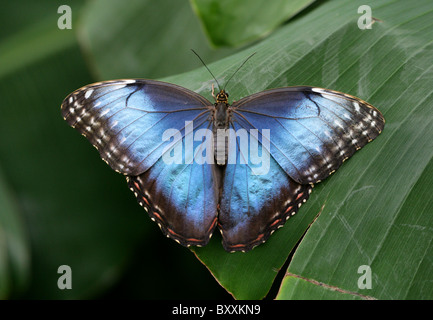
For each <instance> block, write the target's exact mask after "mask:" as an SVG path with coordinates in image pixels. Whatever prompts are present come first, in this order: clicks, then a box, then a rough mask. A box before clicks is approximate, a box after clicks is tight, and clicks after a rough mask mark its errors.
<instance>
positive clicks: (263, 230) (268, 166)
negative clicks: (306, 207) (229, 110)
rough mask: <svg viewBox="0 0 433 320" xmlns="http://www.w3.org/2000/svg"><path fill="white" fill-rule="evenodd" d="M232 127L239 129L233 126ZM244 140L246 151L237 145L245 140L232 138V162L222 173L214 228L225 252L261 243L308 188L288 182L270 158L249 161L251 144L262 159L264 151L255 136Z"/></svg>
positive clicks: (292, 210)
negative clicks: (218, 230) (220, 238)
mask: <svg viewBox="0 0 433 320" xmlns="http://www.w3.org/2000/svg"><path fill="white" fill-rule="evenodd" d="M233 127H234V129H235V130H236V131H237V130H239V129H241V128H240V126H239V125H238V124H236V123H234V124H233ZM237 132H239V131H237ZM248 138H249V140H250V141H249V145H250V148H249V150H248V149H244V148H243V147H242V146H241V145H242V143H245V140H244V141H243V142H242V141H241V139H242V138H241V137H237V138H236V146H235V154H236V161H233V163H228V164H227V166H226V168H225V172H224V180H223V188H222V195H221V203H220V213H219V218H218V221H219V225H218V226H219V229H220V232H221V234H222V237H223V246H224V248H225V250H227V251H249V250H251V249H252V248H254V247H255V246H257V245H259V244H261V243H263V242H265V241H266V240H267V239H268V238H269V236H270V235H271V234H272V233H273V232H274V231H275V230H276V229H277V228H279V227H282V226H283V225H284V223H285V222H286V220H287V219H288V218H289V217H291V216H292V215H294V214H295V213H296V212H297V211H298V209H299V207H300V206H301V204H302V203H303V202H305V201H307V199H308V197H309V195H310V192H311V189H312V186H311V185H309V184H307V185H301V184H299V183H297V182H295V181H294V180H293V179H291V178H290V177H289V176H288V175H287V173H285V172H284V170H283V169H282V168H281V167H280V165H279V164H278V163H277V162H276V161H275V160H274V159H273V158H272V157H263V158H262V159H263V161H262V162H261V163H260V162H258V161H253V160H252V159H253V158H252V157H251V156H250V154H248V153H249V151H251V144H252V141H254V142H255V143H256V144H257V145H258V147H259V148H258V151H259V153H261V154H262V156H263V154H264V153H266V149H265V148H263V147H262V142H261V138H260V137H259V136H254V135H252V134H250V135H249V136H248ZM256 138H257V139H256ZM246 143H248V142H246ZM230 150H231V151H234V150H233V149H231V148H230Z"/></svg>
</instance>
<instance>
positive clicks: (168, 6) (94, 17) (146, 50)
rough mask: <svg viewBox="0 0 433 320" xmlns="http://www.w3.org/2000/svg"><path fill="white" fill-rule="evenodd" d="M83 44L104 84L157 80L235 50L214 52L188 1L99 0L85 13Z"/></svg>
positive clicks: (81, 25) (92, 3) (82, 27)
mask: <svg viewBox="0 0 433 320" xmlns="http://www.w3.org/2000/svg"><path fill="white" fill-rule="evenodd" d="M79 35H80V43H81V45H82V47H83V48H84V49H85V50H84V51H85V54H86V57H87V60H88V61H89V62H90V63H89V66H90V67H91V69H92V71H93V73H94V74H95V75H96V76H97V77H98V78H101V79H117V78H125V77H129V78H134V77H135V78H143V77H145V78H157V77H162V76H167V75H171V74H176V73H180V72H185V71H187V70H191V69H193V68H195V67H197V65H198V64H199V61H198V59H196V57H195V56H194V55H193V54H192V52H191V51H190V49H194V50H196V51H197V52H198V53H199V54H200V55H201V56H203V58H204V59H205V60H206V61H208V62H210V61H214V60H216V59H218V58H221V57H224V56H226V55H227V54H228V53H230V52H234V50H233V49H225V50H218V51H215V50H212V49H211V48H209V46H208V45H207V41H206V37H205V36H204V34H203V33H202V32H201V31H200V23H199V21H198V19H197V17H195V16H194V13H193V11H192V9H191V7H190V6H189V3H188V1H187V0H181V1H172V0H159V1H158V2H157V3H155V1H152V0H129V1H128V2H127V4H126V3H125V2H124V1H118V0H96V1H92V2H90V3H89V5H88V6H87V7H86V8H85V10H83V12H82V19H81V24H80V25H79Z"/></svg>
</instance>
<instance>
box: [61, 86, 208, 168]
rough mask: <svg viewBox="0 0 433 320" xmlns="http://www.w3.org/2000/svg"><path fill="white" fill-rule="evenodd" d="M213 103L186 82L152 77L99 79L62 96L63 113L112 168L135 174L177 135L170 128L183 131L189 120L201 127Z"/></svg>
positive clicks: (151, 161) (160, 152)
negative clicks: (167, 136)
mask: <svg viewBox="0 0 433 320" xmlns="http://www.w3.org/2000/svg"><path fill="white" fill-rule="evenodd" d="M211 108H213V104H212V103H210V102H209V101H208V100H206V99H205V98H203V97H202V96H200V95H199V94H197V93H195V92H193V91H190V90H188V89H186V88H183V87H180V86H177V85H174V84H170V83H165V82H161V81H154V80H144V79H128V80H113V81H105V82H99V83H95V84H91V85H88V86H85V87H83V88H81V89H78V90H76V91H74V92H73V93H71V94H70V95H69V96H67V97H66V99H65V100H64V101H63V103H62V106H61V110H62V115H63V118H64V119H65V120H66V121H67V122H68V124H69V125H71V126H72V127H74V128H75V129H77V130H78V131H79V132H80V133H81V134H83V135H84V136H85V137H87V139H88V140H89V141H90V142H91V143H92V144H93V145H94V146H95V148H96V149H98V151H99V153H100V155H101V158H102V159H103V160H104V161H106V162H107V163H108V164H109V165H110V167H111V168H112V169H113V170H116V171H118V172H120V173H123V174H125V175H132V176H137V175H139V174H141V173H143V172H144V171H146V170H147V169H149V168H150V167H151V166H152V165H153V164H154V163H155V162H156V161H157V160H158V159H159V158H160V157H161V155H162V153H163V151H164V150H165V148H167V146H168V145H170V144H171V143H173V141H163V140H162V136H163V133H164V132H165V131H166V130H167V129H175V130H179V131H180V132H181V135H182V137H183V136H184V135H185V122H186V121H194V125H195V126H197V127H198V124H201V123H203V122H205V121H207V120H208V117H209V112H210V111H211Z"/></svg>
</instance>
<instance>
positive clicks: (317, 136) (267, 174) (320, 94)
mask: <svg viewBox="0 0 433 320" xmlns="http://www.w3.org/2000/svg"><path fill="white" fill-rule="evenodd" d="M231 119H232V124H231V125H232V127H233V129H235V130H236V131H237V132H238V131H239V130H242V129H244V130H245V131H246V132H248V133H249V134H248V138H249V142H248V144H247V145H248V146H249V148H248V149H245V148H243V147H242V145H245V141H244V142H243V143H241V141H240V140H241V137H237V138H236V139H237V140H236V141H237V144H236V148H235V149H232V148H229V156H228V158H229V159H230V154H234V153H235V154H236V162H235V163H234V164H230V162H229V164H227V167H226V170H225V173H224V180H223V181H224V182H223V189H222V197H221V204H220V209H221V210H220V213H219V228H220V231H221V233H222V235H223V245H224V247H225V248H226V250H228V251H248V250H250V249H251V248H253V247H254V246H256V245H258V244H260V243H262V242H264V241H266V239H267V238H268V237H269V236H270V234H271V233H272V232H273V231H274V230H275V229H276V228H278V227H280V226H282V225H283V224H284V222H285V221H286V219H288V218H289V217H290V216H292V215H293V214H295V213H296V211H297V210H298V208H299V207H300V205H301V204H302V203H303V202H305V201H306V200H307V199H308V197H309V194H310V192H311V188H312V186H311V184H312V183H315V182H318V181H320V180H322V179H324V178H326V177H328V176H329V175H330V174H331V173H332V172H334V171H335V170H336V169H338V167H339V166H340V165H341V164H342V163H343V162H344V161H345V160H346V159H347V158H348V157H350V156H351V155H352V154H353V153H354V152H355V151H356V150H358V149H360V148H361V147H363V146H364V145H365V144H366V143H368V142H369V141H371V140H373V139H374V138H376V137H377V136H378V135H379V134H380V132H381V131H382V130H383V127H384V122H385V121H384V118H383V116H382V115H381V113H380V112H379V111H378V110H377V109H376V108H374V107H373V106H371V105H370V104H368V103H367V102H365V101H362V100H360V99H357V98H355V97H352V96H349V95H346V94H343V93H339V92H336V91H331V90H325V89H318V88H312V87H289V88H280V89H273V90H268V91H264V92H261V93H257V94H253V95H251V96H248V97H246V98H244V99H241V100H239V101H237V102H235V103H233V105H232V109H231ZM254 130H257V131H255V132H254ZM265 130H269V135H268V136H267V135H265V132H264V131H265ZM252 142H255V143H256V144H257V145H258V146H259V153H261V154H262V156H263V155H264V154H268V155H269V158H268V160H267V162H268V164H267V169H268V170H267V171H266V170H265V171H263V172H262V173H260V170H258V168H257V167H258V165H257V163H258V162H257V161H253V157H252V154H251V151H252V150H253V148H252ZM262 160H263V161H264V162H263V163H261V164H260V166H263V165H265V166H266V164H265V162H266V161H265V160H266V157H264V158H263V159H262ZM257 172H259V174H257Z"/></svg>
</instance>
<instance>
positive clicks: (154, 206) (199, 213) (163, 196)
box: [127, 124, 221, 246]
mask: <svg viewBox="0 0 433 320" xmlns="http://www.w3.org/2000/svg"><path fill="white" fill-rule="evenodd" d="M207 127H208V125H207V124H203V125H202V126H200V127H198V128H196V129H198V130H199V129H205V128H206V129H207ZM194 132H197V130H195V131H194ZM190 135H192V133H189V134H187V135H186V136H185V137H184V138H183V140H182V141H181V142H178V144H182V145H185V140H186V139H188V138H189V136H190ZM206 139H209V140H206ZM191 140H192V139H191ZM206 141H208V142H209V141H210V142H211V141H212V139H211V138H209V137H203V138H202V139H201V140H197V141H193V144H192V146H193V148H192V150H194V158H195V159H196V160H197V157H198V156H199V155H200V154H202V153H203V152H204V153H206V152H207V153H208V154H209V150H206V151H203V146H204V145H205V144H206ZM208 147H210V146H208ZM175 148H176V145H174V146H173V150H174V149H175ZM185 152H188V151H187V150H185ZM185 154H188V153H184V154H183V155H181V156H180V157H178V158H176V157H172V158H173V159H175V160H178V161H176V162H178V164H177V163H175V162H174V161H173V162H172V163H169V162H168V161H166V160H164V158H163V157H161V158H160V159H159V160H158V161H157V162H156V163H155V164H154V165H153V166H152V167H151V168H150V169H149V170H147V171H145V172H144V173H142V174H140V175H139V176H129V177H128V178H127V180H128V185H129V188H130V189H131V190H132V191H133V192H134V194H135V196H136V198H137V200H138V202H139V204H140V205H141V206H143V207H144V209H145V210H146V211H147V212H148V213H149V215H150V217H151V219H152V220H153V221H155V222H156V223H157V224H158V225H159V227H160V228H161V230H162V231H163V233H164V234H165V235H166V236H167V237H169V238H172V239H173V240H175V241H177V242H178V243H180V244H182V245H184V246H190V245H194V246H204V245H206V244H207V243H208V241H209V239H210V237H211V236H212V233H213V230H214V229H215V227H216V225H217V205H218V199H219V190H220V187H219V185H220V179H221V176H220V168H218V167H217V166H216V165H214V164H212V163H206V162H204V161H203V163H202V162H200V161H196V160H195V161H187V159H185Z"/></svg>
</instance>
